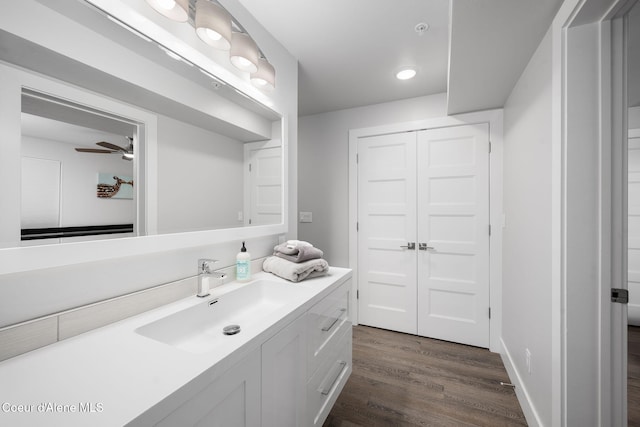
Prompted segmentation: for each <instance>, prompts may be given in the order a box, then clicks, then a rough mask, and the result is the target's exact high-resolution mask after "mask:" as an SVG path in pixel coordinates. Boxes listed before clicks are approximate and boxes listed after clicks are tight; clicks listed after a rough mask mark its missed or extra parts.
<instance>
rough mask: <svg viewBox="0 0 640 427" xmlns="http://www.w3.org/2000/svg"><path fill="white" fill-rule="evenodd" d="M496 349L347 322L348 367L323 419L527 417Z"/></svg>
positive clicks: (347, 426)
mask: <svg viewBox="0 0 640 427" xmlns="http://www.w3.org/2000/svg"><path fill="white" fill-rule="evenodd" d="M500 381H504V382H509V377H508V376H507V372H506V371H505V369H504V366H503V364H502V361H501V360H500V356H499V355H497V354H495V353H491V352H489V351H488V350H484V349H480V348H476V347H470V346H466V345H460V344H454V343H450V342H446V341H438V340H433V339H429V338H422V337H417V336H413V335H406V334H401V333H397V332H390V331H385V330H382V329H376V328H370V327H367V326H355V327H354V328H353V373H352V374H351V377H350V378H349V381H348V382H347V384H346V385H345V388H344V390H343V391H342V393H341V395H340V396H339V397H338V400H337V402H336V404H335V406H334V407H333V409H332V411H331V413H330V414H329V417H328V418H327V421H326V422H325V423H324V427H357V426H362V427H374V426H456V427H462V426H491V427H497V426H519V425H525V426H526V425H527V424H526V421H525V419H524V415H523V414H522V410H521V409H520V405H519V404H518V400H517V399H516V396H515V393H514V391H513V389H511V388H510V387H505V386H501V385H500Z"/></svg>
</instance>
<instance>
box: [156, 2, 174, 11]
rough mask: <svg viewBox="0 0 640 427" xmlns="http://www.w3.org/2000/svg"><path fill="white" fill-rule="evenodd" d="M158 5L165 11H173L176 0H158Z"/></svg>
mask: <svg viewBox="0 0 640 427" xmlns="http://www.w3.org/2000/svg"><path fill="white" fill-rule="evenodd" d="M156 3H157V5H158V6H159V7H161V8H163V9H165V10H171V9H173V8H174V7H175V5H176V2H175V0H156Z"/></svg>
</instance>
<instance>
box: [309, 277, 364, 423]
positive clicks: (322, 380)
mask: <svg viewBox="0 0 640 427" xmlns="http://www.w3.org/2000/svg"><path fill="white" fill-rule="evenodd" d="M350 292H351V279H349V280H347V281H346V282H345V283H343V284H342V285H341V286H340V287H339V288H338V289H336V290H334V291H333V292H332V293H331V294H329V295H328V296H327V297H326V298H324V299H323V300H322V301H320V302H318V303H317V304H316V305H314V306H313V307H312V308H311V309H310V310H309V311H308V312H307V315H306V317H307V322H306V323H307V339H308V345H307V373H308V375H307V378H308V379H307V397H306V400H307V401H306V404H307V420H306V422H305V424H304V425H305V426H321V425H322V424H323V423H324V421H325V419H326V418H327V415H329V412H330V411H331V408H332V407H333V404H334V403H335V401H336V399H337V398H338V395H339V394H340V392H341V391H342V388H343V387H344V385H345V383H346V382H347V379H348V378H349V375H350V374H351V371H352V354H351V348H352V336H351V319H350V310H349V304H350V301H351V299H350Z"/></svg>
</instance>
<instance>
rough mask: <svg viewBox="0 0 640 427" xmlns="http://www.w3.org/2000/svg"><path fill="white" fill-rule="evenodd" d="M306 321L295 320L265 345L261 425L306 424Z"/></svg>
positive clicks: (276, 426)
mask: <svg viewBox="0 0 640 427" xmlns="http://www.w3.org/2000/svg"><path fill="white" fill-rule="evenodd" d="M304 326H305V324H304V322H303V321H301V320H300V319H297V320H294V321H293V322H292V323H290V324H289V326H287V327H286V328H284V329H283V330H282V331H280V332H278V334H277V335H275V336H274V337H273V338H271V339H270V340H269V341H267V342H266V343H264V344H263V345H262V427H282V426H303V425H304V417H305V401H306V399H305V386H306V372H307V371H306V356H307V354H306V348H307V345H306V344H307V343H306V338H305V333H304V331H305V328H304Z"/></svg>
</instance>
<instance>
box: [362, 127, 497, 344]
mask: <svg viewBox="0 0 640 427" xmlns="http://www.w3.org/2000/svg"><path fill="white" fill-rule="evenodd" d="M489 233H490V230H489V137H488V125H487V124H479V125H463V126H454V127H447V128H439V129H430V130H423V131H417V132H405V133H398V134H390V135H380V136H371V137H364V138H360V139H359V141H358V293H359V299H358V312H359V314H358V322H359V323H360V324H364V325H370V326H375V327H380V328H385V329H390V330H395V331H400V332H406V333H410V334H417V335H421V336H426V337H432V338H438V339H443V340H448V341H453V342H458V343H464V344H470V345H475V346H480V347H488V346H489Z"/></svg>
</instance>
